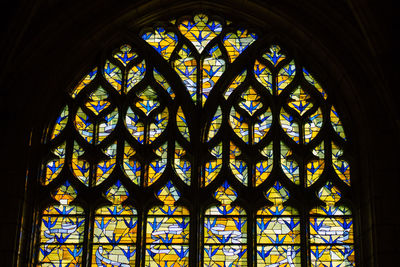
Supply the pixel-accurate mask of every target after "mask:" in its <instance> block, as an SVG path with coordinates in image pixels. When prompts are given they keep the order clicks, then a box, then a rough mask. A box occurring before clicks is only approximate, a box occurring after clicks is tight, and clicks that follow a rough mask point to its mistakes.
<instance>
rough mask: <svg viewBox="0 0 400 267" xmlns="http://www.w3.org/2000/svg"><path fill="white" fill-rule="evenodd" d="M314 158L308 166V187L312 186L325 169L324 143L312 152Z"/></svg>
mask: <svg viewBox="0 0 400 267" xmlns="http://www.w3.org/2000/svg"><path fill="white" fill-rule="evenodd" d="M312 153H313V155H314V158H313V159H312V160H310V161H309V162H308V163H307V165H306V176H307V186H311V185H312V184H313V183H315V182H316V181H317V180H318V178H319V177H320V176H321V174H322V172H323V171H324V167H325V150H324V142H321V143H320V144H319V145H317V146H316V147H315V148H314V149H313V151H312Z"/></svg>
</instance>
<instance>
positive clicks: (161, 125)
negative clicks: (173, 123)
mask: <svg viewBox="0 0 400 267" xmlns="http://www.w3.org/2000/svg"><path fill="white" fill-rule="evenodd" d="M168 118H169V112H168V108H164V110H163V111H162V112H161V113H158V114H157V115H155V116H154V117H153V122H152V123H150V127H149V131H148V143H149V144H151V143H153V142H154V141H155V140H157V138H158V137H159V136H160V135H161V134H162V133H163V132H164V131H165V128H167V125H168Z"/></svg>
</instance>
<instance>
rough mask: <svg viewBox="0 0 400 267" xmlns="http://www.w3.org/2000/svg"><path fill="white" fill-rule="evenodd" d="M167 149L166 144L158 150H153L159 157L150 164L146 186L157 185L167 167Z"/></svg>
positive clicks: (146, 176) (146, 175)
mask: <svg viewBox="0 0 400 267" xmlns="http://www.w3.org/2000/svg"><path fill="white" fill-rule="evenodd" d="M167 147H168V146H167V143H164V144H162V145H161V146H160V147H158V148H157V149H154V150H153V152H154V153H155V154H156V156H157V159H156V160H153V161H152V162H150V164H149V166H148V169H147V172H146V174H145V182H144V184H145V185H146V186H149V185H152V184H153V183H155V182H156V181H157V180H158V178H160V176H161V175H162V174H163V172H164V170H165V168H166V167H167V152H168V151H167Z"/></svg>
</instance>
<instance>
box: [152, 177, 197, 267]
mask: <svg viewBox="0 0 400 267" xmlns="http://www.w3.org/2000/svg"><path fill="white" fill-rule="evenodd" d="M157 197H158V199H159V200H160V201H162V202H163V203H164V205H163V206H159V207H154V208H152V209H150V211H149V216H148V217H147V223H146V239H145V240H146V254H145V266H155V265H157V266H187V264H188V260H189V246H188V245H187V244H188V243H189V226H190V225H189V216H188V215H189V211H188V210H187V209H186V208H184V207H182V206H176V205H175V202H176V201H177V200H178V199H179V197H180V193H179V191H177V189H176V188H175V187H174V185H173V184H172V182H171V181H168V182H167V184H166V185H165V186H164V187H162V188H161V189H160V190H159V191H158V192H157ZM172 216H173V217H172ZM185 244H186V245H185Z"/></svg>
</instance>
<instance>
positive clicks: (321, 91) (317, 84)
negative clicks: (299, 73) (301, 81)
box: [303, 68, 328, 99]
mask: <svg viewBox="0 0 400 267" xmlns="http://www.w3.org/2000/svg"><path fill="white" fill-rule="evenodd" d="M303 74H304V77H305V78H306V80H307V82H309V83H310V84H311V85H312V86H314V87H315V88H316V89H317V90H318V91H319V93H320V94H321V95H322V97H323V98H324V99H327V98H328V95H327V94H326V93H325V91H324V89H322V87H321V85H319V83H318V82H317V81H316V80H315V79H314V78H313V77H312V76H311V74H310V73H309V72H308V71H307V70H306V69H305V68H303Z"/></svg>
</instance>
